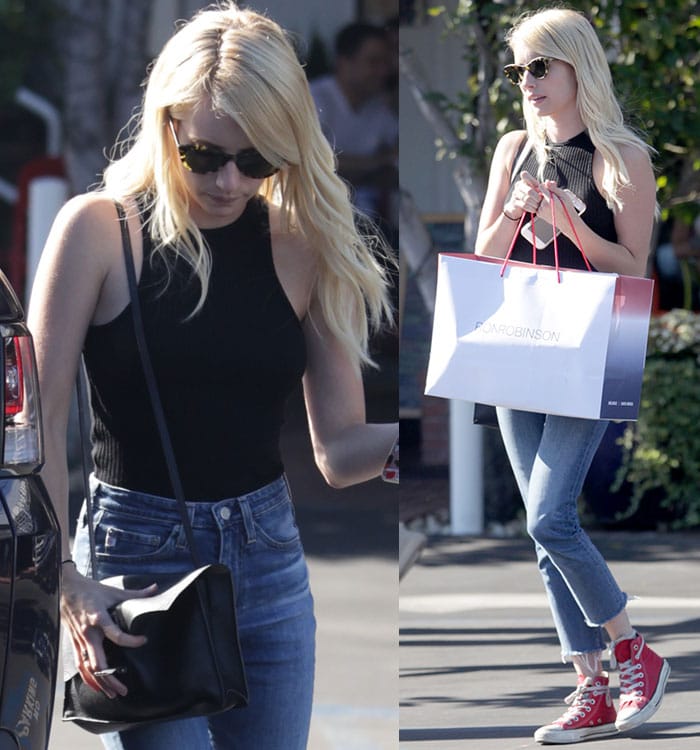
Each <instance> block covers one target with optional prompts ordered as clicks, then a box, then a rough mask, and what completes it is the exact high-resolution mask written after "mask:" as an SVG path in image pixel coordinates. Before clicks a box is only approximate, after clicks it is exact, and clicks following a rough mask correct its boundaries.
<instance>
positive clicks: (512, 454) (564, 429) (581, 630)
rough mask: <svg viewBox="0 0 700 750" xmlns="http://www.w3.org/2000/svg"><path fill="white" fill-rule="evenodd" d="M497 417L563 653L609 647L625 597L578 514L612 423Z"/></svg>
mask: <svg viewBox="0 0 700 750" xmlns="http://www.w3.org/2000/svg"><path fill="white" fill-rule="evenodd" d="M497 412H498V423H499V426H500V428H501V434H502V436H503V442H504V444H505V447H506V452H507V453H508V457H509V459H510V464H511V467H512V468H513V473H514V474H515V479H516V481H517V483H518V488H519V489H520V494H521V495H522V497H523V501H524V503H525V510H526V513H527V531H528V534H529V535H530V536H531V537H532V539H533V540H534V542H535V550H536V552H537V561H538V564H539V569H540V573H541V574H542V579H543V581H544V585H545V589H546V591H547V596H548V598H549V605H550V608H551V610H552V615H553V617H554V624H555V627H556V629H557V634H558V636H559V641H560V643H561V651H562V658H563V659H564V661H570V660H571V657H572V656H574V655H577V654H587V653H591V652H595V651H600V650H602V649H604V648H605V646H606V642H607V640H606V636H605V631H604V629H603V628H602V627H601V626H602V625H603V624H604V623H606V622H608V621H609V620H611V619H612V618H613V617H615V616H616V615H618V614H620V612H622V610H623V609H624V608H625V606H626V604H627V596H626V594H624V593H623V592H622V591H621V590H620V588H619V587H618V585H617V583H616V582H615V579H614V578H613V576H612V573H611V572H610V569H609V568H608V566H607V564H606V562H605V560H604V559H603V557H602V555H601V554H600V552H598V550H597V549H596V548H595V547H594V546H593V543H592V542H591V540H590V539H589V537H588V535H587V534H586V532H585V531H584V530H583V529H582V528H581V524H580V522H579V518H578V509H577V500H578V497H579V495H580V493H581V489H582V487H583V482H584V480H585V478H586V474H587V473H588V469H589V468H590V465H591V462H592V461H593V456H594V455H595V452H596V450H597V448H598V445H599V444H600V441H601V440H602V438H603V434H604V433H605V430H606V428H607V424H608V423H607V422H602V421H596V420H590V419H575V418H572V417H559V416H552V415H544V414H535V413H532V412H524V411H514V410H510V409H503V408H500V407H499V408H498V409H497Z"/></svg>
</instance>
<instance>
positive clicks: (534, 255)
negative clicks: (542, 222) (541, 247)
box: [501, 190, 593, 283]
mask: <svg viewBox="0 0 700 750" xmlns="http://www.w3.org/2000/svg"><path fill="white" fill-rule="evenodd" d="M549 197H550V201H549V203H550V207H551V209H552V234H553V240H554V269H555V270H556V272H557V282H558V283H561V275H560V273H559V243H558V241H557V219H556V211H555V209H554V198H556V199H557V200H558V201H559V203H561V207H562V208H563V209H564V215H565V216H566V218H567V220H568V222H569V226H570V227H571V231H572V232H573V233H574V237H575V239H576V242H575V244H576V247H577V248H578V250H579V252H580V253H581V257H582V258H583V262H584V263H585V264H586V268H587V269H588V270H589V271H592V270H593V269H592V268H591V264H590V263H589V262H588V257H587V256H586V253H585V252H584V251H583V245H582V243H581V240H580V239H579V236H578V233H577V232H576V228H575V227H574V222H573V221H572V220H571V215H570V214H569V210H568V209H567V207H566V204H565V203H564V201H563V200H562V199H561V198H560V197H559V196H558V195H557V194H556V193H554V192H553V191H552V190H550V191H549ZM526 215H527V213H526V212H523V214H522V216H521V217H520V221H519V222H518V226H517V227H516V229H515V233H514V234H513V240H512V241H511V243H510V247H509V248H508V252H507V253H506V257H505V259H504V260H503V265H502V266H501V276H503V274H504V273H505V270H506V266H507V265H508V262H509V261H510V256H511V255H512V253H513V248H514V247H515V243H516V242H517V240H518V234H519V233H520V230H521V229H522V226H523V224H524V223H525V216H526ZM530 227H531V228H532V263H533V265H536V264H537V243H536V239H535V212H534V211H533V212H531V213H530Z"/></svg>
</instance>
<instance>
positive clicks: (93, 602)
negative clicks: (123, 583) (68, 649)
mask: <svg viewBox="0 0 700 750" xmlns="http://www.w3.org/2000/svg"><path fill="white" fill-rule="evenodd" d="M61 589H62V590H61V618H62V620H63V623H64V625H65V626H66V628H67V629H68V632H69V633H70V637H71V641H72V643H73V651H74V654H75V663H76V666H77V668H78V671H79V672H80V676H81V677H82V678H83V681H84V682H85V684H86V685H89V686H90V687H91V688H93V690H101V691H102V692H104V694H105V695H106V696H107V697H108V698H115V697H116V696H117V695H126V693H127V689H126V686H125V685H124V684H123V683H122V682H120V681H119V680H118V679H117V678H116V677H114V676H113V675H104V676H96V675H95V672H98V671H100V670H103V669H107V668H108V667H109V665H108V664H107V657H106V656H105V652H104V647H103V645H102V644H103V641H104V639H105V638H108V639H109V640H110V641H112V642H113V643H116V644H117V645H119V646H124V647H126V648H138V647H139V646H143V645H144V643H146V638H145V637H144V636H135V635H129V634H128V633H125V632H124V631H123V630H121V629H120V628H119V627H118V626H117V624H116V623H115V622H114V620H113V619H112V617H111V615H110V614H109V610H110V608H111V607H113V606H114V605H115V604H118V603H119V602H122V601H125V600H126V599H136V598H141V597H147V596H153V594H155V593H156V590H157V587H156V585H155V584H153V585H152V586H149V587H148V588H145V589H139V590H136V591H124V590H122V589H117V588H113V587H111V586H104V585H103V584H101V583H99V582H98V581H93V580H92V579H90V578H86V577H85V576H83V575H81V574H80V573H79V572H78V571H77V570H76V568H75V566H74V565H70V564H67V565H64V566H63V578H62V584H61Z"/></svg>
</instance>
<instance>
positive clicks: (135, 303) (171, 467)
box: [115, 203, 200, 568]
mask: <svg viewBox="0 0 700 750" xmlns="http://www.w3.org/2000/svg"><path fill="white" fill-rule="evenodd" d="M115 205H116V208H117V214H118V215H119V226H120V227H121V232H122V250H123V252H124V263H125V265H126V276H127V280H128V282H129V296H130V297H131V316H132V318H133V321H134V333H135V335H136V344H137V346H138V350H139V355H140V356H141V366H142V367H143V375H144V378H145V379H146V385H147V386H148V393H149V395H150V397H151V406H152V407H153V416H154V418H155V420H156V425H157V427H158V433H159V435H160V442H161V445H162V447H163V456H164V458H165V463H166V466H167V468H168V475H169V476H170V483H171V484H172V487H173V493H174V495H175V499H176V500H177V504H178V508H179V510H180V516H181V517H182V526H183V528H184V530H185V536H186V537H187V544H188V546H189V548H190V555H191V556H192V561H193V562H194V566H195V567H196V568H198V567H199V566H200V562H199V555H198V554H197V547H196V544H195V541H194V534H193V533H192V524H191V523H190V517H189V514H188V512H187V505H186V503H185V493H184V491H183V489H182V483H181V481H180V473H179V472H178V469H177V463H176V462H175V453H174V451H173V446H172V442H171V440H170V433H169V432H168V425H167V424H166V421H165V413H164V412H163V405H162V403H161V400H160V395H159V393H158V386H157V385H156V378H155V374H154V373H153V365H152V364H151V357H150V355H149V353H148V345H147V344H146V336H145V334H144V331H143V319H142V317H141V304H140V302H139V295H138V289H137V286H136V269H135V268H134V255H133V251H132V249H131V238H130V237H129V226H128V224H127V220H126V215H125V213H124V208H123V206H122V205H121V204H120V203H116V204H115Z"/></svg>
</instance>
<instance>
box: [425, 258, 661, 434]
mask: <svg viewBox="0 0 700 750" xmlns="http://www.w3.org/2000/svg"><path fill="white" fill-rule="evenodd" d="M438 264H439V265H438V282H437V295H436V306H435V317H434V321H433V336H432V344H431V350H430V360H429V365H428V374H427V381H426V393H427V394H429V395H433V396H442V397H445V398H457V399H464V400H467V401H476V402H481V403H485V404H493V405H497V406H506V407H509V408H513V409H523V410H525V411H536V412H541V413H545V414H561V415H565V416H572V417H585V418H589V419H636V418H637V415H638V410H639V399H640V394H641V384H642V374H643V370H644V358H645V355H646V340H647V331H648V325H649V314H650V310H651V292H652V288H653V284H652V282H651V281H649V280H648V279H638V278H632V277H626V276H625V277H622V276H618V275H617V274H609V273H589V272H584V271H574V270H563V271H559V272H558V274H557V271H555V270H554V269H552V268H548V267H539V266H533V265H530V264H525V263H513V262H511V263H509V264H508V265H507V266H506V267H505V269H504V270H503V271H502V266H503V262H502V261H501V260H498V259H494V258H485V257H477V256H474V255H468V254H460V253H442V254H440V256H439V261H438Z"/></svg>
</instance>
